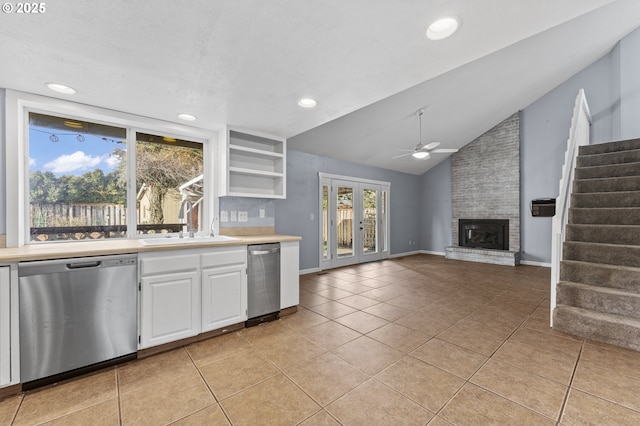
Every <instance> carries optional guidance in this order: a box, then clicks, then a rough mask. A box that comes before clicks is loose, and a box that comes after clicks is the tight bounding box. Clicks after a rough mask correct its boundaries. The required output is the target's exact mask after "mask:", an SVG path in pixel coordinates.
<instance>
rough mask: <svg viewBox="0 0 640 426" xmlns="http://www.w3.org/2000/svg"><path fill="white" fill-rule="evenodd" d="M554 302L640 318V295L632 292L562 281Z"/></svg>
mask: <svg viewBox="0 0 640 426" xmlns="http://www.w3.org/2000/svg"><path fill="white" fill-rule="evenodd" d="M556 301H557V303H558V304H559V305H567V306H575V307H577V308H583V309H590V310H593V311H598V312H604V313H609V314H616V315H624V316H628V317H633V318H640V293H638V292H635V291H632V290H625V289H618V288H610V287H599V286H593V285H588V284H581V283H575V282H570V281H563V282H560V283H558V286H557V293H556Z"/></svg>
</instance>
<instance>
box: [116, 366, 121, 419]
mask: <svg viewBox="0 0 640 426" xmlns="http://www.w3.org/2000/svg"><path fill="white" fill-rule="evenodd" d="M115 370H116V398H118V424H119V425H120V426H122V404H121V401H120V367H118V366H116V367H115Z"/></svg>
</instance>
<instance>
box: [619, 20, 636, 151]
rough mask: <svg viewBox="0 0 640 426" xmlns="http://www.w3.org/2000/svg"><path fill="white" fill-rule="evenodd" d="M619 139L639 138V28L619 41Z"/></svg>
mask: <svg viewBox="0 0 640 426" xmlns="http://www.w3.org/2000/svg"><path fill="white" fill-rule="evenodd" d="M620 120H621V135H620V136H621V138H620V139H632V138H637V137H639V136H640V28H638V29H637V30H635V31H634V32H632V33H631V34H629V35H628V36H627V37H625V38H624V39H622V40H621V41H620Z"/></svg>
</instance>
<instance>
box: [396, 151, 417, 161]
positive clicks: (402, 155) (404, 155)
mask: <svg viewBox="0 0 640 426" xmlns="http://www.w3.org/2000/svg"><path fill="white" fill-rule="evenodd" d="M412 154H413V151H411V152H409V153H407V154H400V155H396V156H395V157H391V158H392V159H393V158H400V157H407V156H409V155H412Z"/></svg>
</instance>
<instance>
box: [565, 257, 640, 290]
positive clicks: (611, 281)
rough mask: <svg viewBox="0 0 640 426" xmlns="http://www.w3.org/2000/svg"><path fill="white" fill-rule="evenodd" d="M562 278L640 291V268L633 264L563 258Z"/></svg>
mask: <svg viewBox="0 0 640 426" xmlns="http://www.w3.org/2000/svg"><path fill="white" fill-rule="evenodd" d="M560 279H561V280H562V281H573V282H579V283H583V284H590V285H596V286H600V287H611V288H619V289H628V290H634V291H639V292H640V268H636V267H633V266H619V265H608V264H605V263H594V262H581V261H579V260H563V261H561V262H560Z"/></svg>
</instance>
